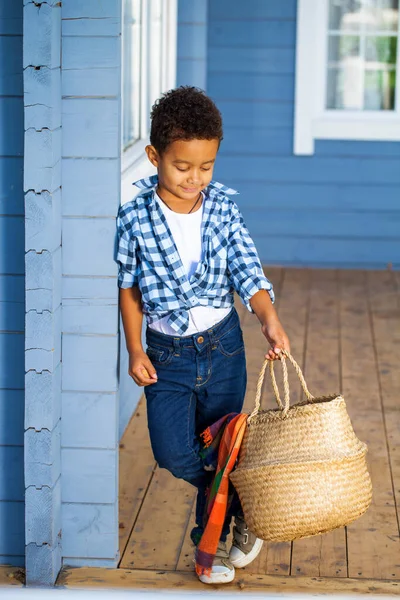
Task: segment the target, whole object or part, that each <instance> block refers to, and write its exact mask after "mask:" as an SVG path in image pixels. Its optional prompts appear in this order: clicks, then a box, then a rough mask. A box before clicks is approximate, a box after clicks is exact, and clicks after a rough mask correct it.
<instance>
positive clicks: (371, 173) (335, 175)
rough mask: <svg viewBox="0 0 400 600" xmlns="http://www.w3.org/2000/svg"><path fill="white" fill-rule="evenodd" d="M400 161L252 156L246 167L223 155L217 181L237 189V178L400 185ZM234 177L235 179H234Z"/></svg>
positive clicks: (235, 159) (386, 159) (240, 161)
mask: <svg viewBox="0 0 400 600" xmlns="http://www.w3.org/2000/svg"><path fill="white" fill-rule="evenodd" d="M398 166H399V161H398V160H397V159H393V158H390V159H389V158H385V159H377V158H367V157H360V158H358V157H357V158H348V159H346V160H345V161H344V160H343V159H341V158H336V157H332V158H330V157H319V156H315V157H312V158H310V157H304V156H302V157H300V156H293V157H272V158H271V157H258V156H252V157H251V160H249V161H247V163H246V165H245V166H244V164H243V160H242V159H241V158H238V157H236V156H229V157H225V156H220V157H219V159H218V164H217V166H216V170H215V173H216V175H217V178H220V179H221V180H223V181H226V182H227V183H228V185H232V186H233V187H235V178H236V177H240V179H241V180H243V179H244V177H243V175H242V174H244V173H245V179H246V180H249V181H258V182H264V183H266V182H268V181H275V182H277V181H282V182H285V183H287V182H289V181H291V182H298V183H310V182H315V183H327V184H328V183H329V184H330V183H336V184H337V183H360V182H363V183H364V184H366V183H375V184H378V183H381V184H382V185H385V184H400V169H399V168H398ZM233 174H235V176H234V177H233Z"/></svg>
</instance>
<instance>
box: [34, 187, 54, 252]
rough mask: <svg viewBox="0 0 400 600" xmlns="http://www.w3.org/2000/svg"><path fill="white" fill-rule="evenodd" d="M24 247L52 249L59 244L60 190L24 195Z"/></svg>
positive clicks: (39, 249)
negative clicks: (51, 192) (50, 192)
mask: <svg viewBox="0 0 400 600" xmlns="http://www.w3.org/2000/svg"><path fill="white" fill-rule="evenodd" d="M25 215H26V221H25V249H26V250H35V251H36V252H41V251H42V250H48V251H50V252H51V251H53V250H56V248H58V247H60V245H61V190H60V189H57V190H56V191H55V192H54V193H53V194H49V193H48V192H43V193H42V194H35V193H34V192H28V193H27V194H26V196H25Z"/></svg>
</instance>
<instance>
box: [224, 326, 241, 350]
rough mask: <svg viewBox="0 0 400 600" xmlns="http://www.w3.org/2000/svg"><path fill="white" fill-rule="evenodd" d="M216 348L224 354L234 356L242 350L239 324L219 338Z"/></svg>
mask: <svg viewBox="0 0 400 600" xmlns="http://www.w3.org/2000/svg"><path fill="white" fill-rule="evenodd" d="M218 349H219V351H220V352H221V353H222V354H224V356H236V354H239V353H240V352H243V351H244V339H243V332H242V329H241V327H240V325H237V326H236V327H233V328H232V329H230V330H229V331H227V332H226V333H225V334H224V335H222V337H220V338H219V340H218Z"/></svg>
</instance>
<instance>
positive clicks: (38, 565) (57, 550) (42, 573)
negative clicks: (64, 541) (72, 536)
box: [25, 538, 61, 587]
mask: <svg viewBox="0 0 400 600" xmlns="http://www.w3.org/2000/svg"><path fill="white" fill-rule="evenodd" d="M25 553H26V565H27V566H29V571H27V575H28V585H29V586H32V587H33V586H40V587H46V586H53V585H54V582H55V580H56V578H57V575H58V573H59V571H60V568H61V538H58V539H57V545H55V546H49V545H47V544H43V545H42V546H37V545H36V544H35V543H32V544H28V545H27V546H26V547H25Z"/></svg>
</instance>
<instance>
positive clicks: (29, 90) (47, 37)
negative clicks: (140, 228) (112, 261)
mask: <svg viewBox="0 0 400 600" xmlns="http://www.w3.org/2000/svg"><path fill="white" fill-rule="evenodd" d="M60 40H61V7H60V3H59V2H56V1H54V2H53V1H50V0H48V1H47V2H46V3H42V4H37V3H34V2H24V39H23V65H24V105H25V161H24V190H25V217H26V218H25V268H26V288H25V294H26V317H25V324H26V332H25V371H26V375H25V527H26V536H25V537H26V578H27V584H28V585H39V584H40V585H51V584H53V583H54V581H55V578H56V576H57V573H58V571H59V569H60V566H61V445H60V435H61V421H60V417H61V96H60V81H61V65H60V59H61V46H60Z"/></svg>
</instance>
